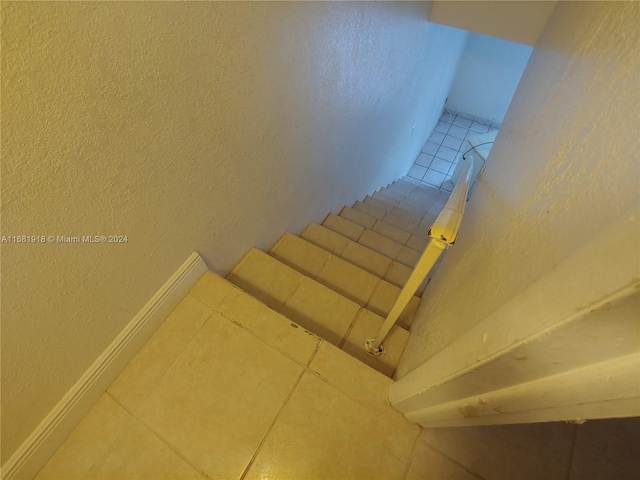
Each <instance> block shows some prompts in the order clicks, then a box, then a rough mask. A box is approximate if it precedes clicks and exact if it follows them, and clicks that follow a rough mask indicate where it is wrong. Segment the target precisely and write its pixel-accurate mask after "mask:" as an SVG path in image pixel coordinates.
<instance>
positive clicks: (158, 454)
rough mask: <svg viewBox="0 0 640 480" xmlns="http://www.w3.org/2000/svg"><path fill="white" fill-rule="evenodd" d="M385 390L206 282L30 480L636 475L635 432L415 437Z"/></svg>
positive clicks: (614, 428)
mask: <svg viewBox="0 0 640 480" xmlns="http://www.w3.org/2000/svg"><path fill="white" fill-rule="evenodd" d="M203 278H204V277H203ZM389 382H391V380H390V379H389V378H387V377H385V376H384V375H382V374H379V373H378V372H375V371H374V370H372V369H370V368H368V367H366V366H364V365H363V364H362V363H360V362H358V361H357V360H355V359H353V358H352V357H350V356H349V355H347V354H345V353H344V352H342V351H340V350H339V349H337V348H335V347H333V346H332V345H331V344H329V343H328V342H324V341H322V340H321V339H319V338H318V337H316V336H314V335H311V334H309V333H308V332H306V331H305V330H304V329H302V328H300V327H297V326H296V325H295V324H292V323H291V322H290V321H288V320H287V319H286V318H285V317H282V316H280V315H279V314H277V313H275V312H274V311H272V310H270V309H268V308H267V307H265V306H264V305H262V304H260V303H259V302H257V301H256V300H254V299H252V298H251V297H248V296H246V295H241V294H240V292H239V291H238V290H236V289H235V288H234V287H232V286H231V285H230V284H228V283H226V282H225V281H224V280H222V279H220V278H219V277H216V276H214V275H209V276H208V277H207V278H206V279H205V280H204V281H201V282H200V283H199V284H198V285H197V286H196V287H194V289H193V290H192V291H191V293H190V294H189V295H188V296H187V297H186V298H185V299H184V300H183V301H182V303H181V304H180V305H179V306H178V307H177V308H176V310H175V311H174V312H173V313H172V314H171V315H170V316H169V318H168V319H167V321H165V323H164V324H163V325H162V326H161V327H160V329H159V330H158V331H157V332H156V334H155V335H154V336H153V337H152V338H151V340H150V341H149V342H148V343H147V344H146V345H145V346H144V348H143V349H142V350H141V351H140V352H139V354H138V355H137V356H136V357H135V358H134V360H133V361H132V362H131V363H130V364H129V366H128V367H127V368H126V369H125V370H124V371H123V373H122V374H121V375H120V377H119V378H118V379H117V380H116V381H115V382H114V383H113V384H112V385H111V387H110V388H109V389H108V391H107V392H106V393H105V394H104V395H103V396H102V397H101V398H100V400H99V401H98V402H97V404H96V405H95V407H94V408H93V409H92V410H91V411H90V412H89V414H88V415H87V416H86V417H85V418H84V420H83V421H82V422H81V423H80V425H79V426H78V427H77V428H76V430H75V431H74V432H73V433H72V434H71V435H70V437H69V438H68V439H67V440H66V442H65V443H64V444H63V445H62V447H61V448H60V449H58V451H57V452H56V453H55V454H54V456H53V457H52V458H51V460H50V461H49V463H48V464H47V465H46V466H45V467H44V469H43V470H42V471H41V472H40V474H39V475H38V477H37V478H38V479H39V480H45V479H65V480H72V479H80V478H91V479H110V480H115V479H134V478H135V479H160V478H166V479H180V478H185V479H186V478H193V479H207V478H212V479H213V478H215V479H266V478H270V479H271V478H273V479H281V478H282V479H296V480H302V479H323V480H331V479H336V480H338V479H346V478H354V479H384V480H386V479H431V480H444V479H460V480H472V479H486V480H499V479H510V480H514V479H515V480H526V479H541V478H544V479H547V480H554V479H557V480H566V479H596V478H616V479H624V478H636V477H637V473H638V471H639V470H640V468H639V466H638V452H637V445H638V432H639V431H640V422H638V421H636V420H620V421H618V420H612V421H602V422H588V423H587V424H585V425H572V424H564V423H552V424H537V425H536V424H532V425H514V426H502V427H475V428H467V429H462V428H458V429H441V430H427V429H420V428H419V427H418V426H416V425H412V424H409V423H408V422H406V421H405V420H404V418H403V417H401V416H400V415H399V414H398V413H397V412H395V411H394V410H393V409H391V408H390V407H389V406H388V405H387V403H386V389H387V386H388V384H389Z"/></svg>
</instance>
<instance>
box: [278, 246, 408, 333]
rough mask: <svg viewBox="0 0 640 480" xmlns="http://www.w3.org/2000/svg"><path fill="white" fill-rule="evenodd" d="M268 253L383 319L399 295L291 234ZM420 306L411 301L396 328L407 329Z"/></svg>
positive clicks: (385, 283) (395, 289) (389, 286)
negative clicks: (398, 326)
mask: <svg viewBox="0 0 640 480" xmlns="http://www.w3.org/2000/svg"><path fill="white" fill-rule="evenodd" d="M269 254H270V255H271V256H272V257H274V258H277V259H278V260H280V261H281V262H283V263H285V264H286V265H288V266H289V267H291V268H294V269H296V270H297V271H298V272H301V273H304V275H306V276H308V277H310V278H313V279H314V280H316V281H318V282H320V283H322V284H323V285H325V286H326V287H329V288H331V289H332V290H334V291H335V292H338V293H340V294H341V295H344V296H345V297H347V298H348V299H350V300H351V301H354V302H356V303H358V304H359V305H362V306H364V307H366V308H367V309H369V310H371V311H372V312H374V313H376V314H378V315H381V316H384V317H386V315H387V314H388V313H389V312H390V311H391V308H392V307H393V304H394V302H395V301H396V299H397V298H398V295H400V287H397V286H396V285H393V284H391V283H390V282H388V281H386V280H384V279H382V278H380V277H377V276H376V275H374V274H372V273H370V272H368V271H366V270H364V269H362V268H360V267H358V266H356V265H354V264H352V263H350V262H348V261H346V260H344V259H343V258H340V257H339V256H336V255H333V254H332V253H331V252H328V251H327V250H324V249H322V248H321V247H318V246H317V245H314V244H313V243H311V242H308V241H307V240H305V239H303V238H300V237H297V236H295V235H292V234H290V233H286V234H284V235H283V236H282V238H280V240H278V242H277V243H276V244H275V245H274V247H273V248H272V249H271V250H270V251H269ZM419 305H420V298H419V297H414V298H412V299H411V301H410V302H409V305H408V306H407V308H406V309H405V311H404V312H403V313H402V315H400V318H399V319H398V325H400V326H403V327H406V328H408V327H409V326H410V324H411V321H412V319H413V315H414V313H415V311H416V310H417V308H418V306H419Z"/></svg>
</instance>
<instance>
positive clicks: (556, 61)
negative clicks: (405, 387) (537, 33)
mask: <svg viewBox="0 0 640 480" xmlns="http://www.w3.org/2000/svg"><path fill="white" fill-rule="evenodd" d="M639 14H640V5H638V4H637V3H635V2H558V6H557V8H556V10H555V11H554V13H553V15H552V17H551V19H550V21H549V24H548V25H547V27H546V29H545V30H544V32H543V34H542V36H541V38H540V39H539V41H538V42H537V43H536V45H535V48H534V51H533V54H532V56H531V59H530V61H529V63H528V65H527V67H526V69H525V72H524V74H523V77H522V80H521V82H520V84H519V86H518V89H517V90H516V93H515V96H514V98H513V101H512V103H511V106H510V107H509V110H508V111H507V115H506V117H505V121H504V123H503V125H502V128H501V130H500V133H499V134H498V137H497V139H496V143H495V145H494V147H493V149H492V151H491V156H490V157H489V158H488V160H487V164H486V171H485V173H484V174H483V175H482V176H481V177H480V178H479V180H478V182H477V183H476V186H475V191H474V194H473V196H472V197H471V200H470V201H469V203H468V205H467V210H466V212H465V218H464V219H463V222H462V226H461V229H460V232H459V235H458V238H457V240H456V245H455V246H454V247H453V248H452V249H451V250H450V251H449V252H448V253H447V257H446V258H445V259H444V262H443V263H442V265H441V266H440V269H439V270H438V272H437V274H436V275H435V276H434V279H433V280H432V282H431V284H430V285H429V287H428V288H427V289H426V291H425V294H424V297H423V300H422V304H421V307H420V309H419V310H418V312H417V315H416V318H415V319H414V322H413V325H412V335H411V337H410V340H409V343H408V345H407V348H406V350H405V353H404V355H403V357H402V360H401V362H400V365H399V367H398V370H397V376H398V377H404V376H405V375H407V373H409V372H411V371H412V370H414V369H415V368H417V367H418V366H420V365H422V364H423V363H424V362H426V361H427V360H429V359H430V358H432V357H433V356H434V355H436V354H437V353H438V352H441V351H443V350H444V349H445V348H446V347H447V346H448V345H449V344H450V343H451V342H453V341H454V340H456V339H457V338H459V337H461V336H462V335H463V334H464V333H465V332H467V331H470V330H471V329H472V328H473V327H474V326H475V325H478V324H479V323H480V322H482V321H483V320H484V319H486V318H487V317H488V316H489V315H490V314H492V313H493V312H495V311H497V310H498V309H499V308H500V307H502V306H503V305H505V304H506V303H507V302H508V301H509V300H511V299H513V298H515V297H517V296H518V294H519V293H521V292H523V291H524V290H525V289H526V287H527V286H529V285H531V284H533V283H534V282H535V281H540V279H542V278H544V276H545V275H546V274H548V273H549V272H551V271H553V269H554V268H555V266H557V265H558V264H559V263H560V262H562V261H563V260H565V259H567V258H568V257H570V256H571V255H572V254H573V253H574V252H576V251H577V250H578V249H579V248H580V247H581V246H582V245H585V244H586V243H587V242H589V241H590V240H591V239H593V238H594V237H595V236H597V235H599V234H603V232H607V231H608V227H609V226H610V225H611V224H612V223H613V222H615V221H616V220H617V219H619V218H621V217H622V216H623V215H625V214H626V212H628V211H630V209H632V208H633V207H634V205H638V202H639V201H640V190H639V189H638V179H639V178H640V161H639V156H638V155H639V154H638V152H639V150H638V146H639V145H638V138H639V130H638V126H639V125H640V113H639V106H640V92H639V90H638V84H639V70H640V57H639V56H638V44H639V40H640V38H639V35H638V29H637V25H636V23H637V22H636V19H637V18H638V15H639ZM616 233H618V232H616V231H611V232H610V234H611V248H612V249H615V248H616ZM632 240H633V241H635V242H636V243H637V244H638V245H640V238H638V237H636V238H635V239H632ZM639 251H640V249H639ZM639 255H640V253H637V254H636V255H635V256H634V255H632V256H630V257H629V258H628V259H627V261H628V262H629V263H628V265H635V266H636V267H637V266H638V265H640V257H639ZM590 261H592V262H593V267H594V269H596V270H597V269H603V270H606V271H611V270H616V269H617V270H616V271H620V272H623V271H624V268H622V267H623V265H622V264H608V263H606V262H604V261H603V260H602V259H601V258H592V259H591V260H590ZM639 276H640V271H638V274H637V275H636V276H635V278H627V280H628V282H629V284H633V282H637V281H638V277H639ZM571 283H572V284H571V285H559V286H558V288H571V289H578V288H579V289H586V290H589V289H590V288H591V283H590V282H589V279H588V278H580V277H577V278H575V279H574V281H573V282H571ZM592 290H593V289H592ZM599 295H601V292H598V291H595V290H594V291H592V298H593V299H594V300H596V299H597V298H599ZM575 307H576V308H579V307H584V305H575ZM532 313H533V312H531V311H530V309H527V308H523V309H522V311H521V312H520V315H519V316H518V318H514V319H513V322H528V321H531V317H533V315H532ZM490 333H491V332H488V334H489V336H490ZM478 360H479V359H477V358H469V359H468V365H469V366H472V365H474V364H475V362H476V361H478Z"/></svg>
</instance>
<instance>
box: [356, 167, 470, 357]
mask: <svg viewBox="0 0 640 480" xmlns="http://www.w3.org/2000/svg"><path fill="white" fill-rule="evenodd" d="M472 172H473V157H472V156H470V157H469V163H468V165H467V166H466V168H465V170H464V172H463V173H462V175H461V178H460V180H459V181H458V183H457V184H456V186H455V187H454V189H453V192H451V195H450V196H449V200H447V203H446V204H445V206H444V208H443V209H442V211H441V212H440V214H439V215H438V217H437V218H436V220H435V222H433V225H431V229H430V230H429V244H428V245H427V248H426V249H425V251H424V252H423V253H422V256H421V257H420V260H418V263H417V264H416V266H415V267H414V269H413V272H411V275H410V276H409V279H408V280H407V283H406V284H405V286H404V287H403V288H402V290H401V291H400V295H398V298H397V299H396V303H395V304H394V305H393V307H392V308H391V311H390V312H389V314H388V315H387V318H386V319H385V321H384V322H383V324H382V326H381V327H380V329H379V330H378V333H377V334H376V336H375V337H372V338H369V339H368V340H367V341H366V342H365V343H364V348H365V349H366V351H367V352H368V353H369V354H371V355H373V356H376V357H378V356H380V355H382V354H383V353H384V345H383V344H382V342H383V341H384V339H385V338H386V337H387V335H388V334H389V332H390V331H391V328H392V327H393V325H394V324H395V323H396V321H397V320H398V318H399V317H400V314H401V313H402V312H403V311H404V309H405V308H406V307H407V305H408V304H409V301H410V300H411V298H412V297H413V295H414V294H415V293H416V291H417V290H418V288H419V287H420V285H422V282H424V280H425V278H427V275H428V274H429V272H430V271H431V269H432V268H433V266H434V265H435V263H436V262H437V261H438V259H439V258H440V255H442V252H444V251H445V250H446V249H447V248H448V247H449V245H453V242H455V240H456V237H457V235H458V229H459V228H460V222H462V215H463V214H464V207H465V204H466V202H467V192H468V191H469V186H470V185H471V176H472ZM463 179H464V180H463Z"/></svg>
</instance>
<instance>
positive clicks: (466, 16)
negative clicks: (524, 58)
mask: <svg viewBox="0 0 640 480" xmlns="http://www.w3.org/2000/svg"><path fill="white" fill-rule="evenodd" d="M557 3H558V2H556V1H484V0H472V1H452V0H434V1H433V2H432V7H431V15H430V17H429V20H430V21H431V22H434V23H439V24H442V25H448V26H450V27H456V28H460V29H462V30H468V31H470V32H475V33H481V34H483V35H490V36H492V37H498V38H503V39H505V40H510V41H512V42H518V43H524V44H526V45H534V44H535V43H536V41H537V40H538V37H540V34H541V33H542V30H544V27H545V25H546V24H547V21H548V20H549V17H551V13H552V12H553V9H554V8H555V6H556V4H557Z"/></svg>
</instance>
